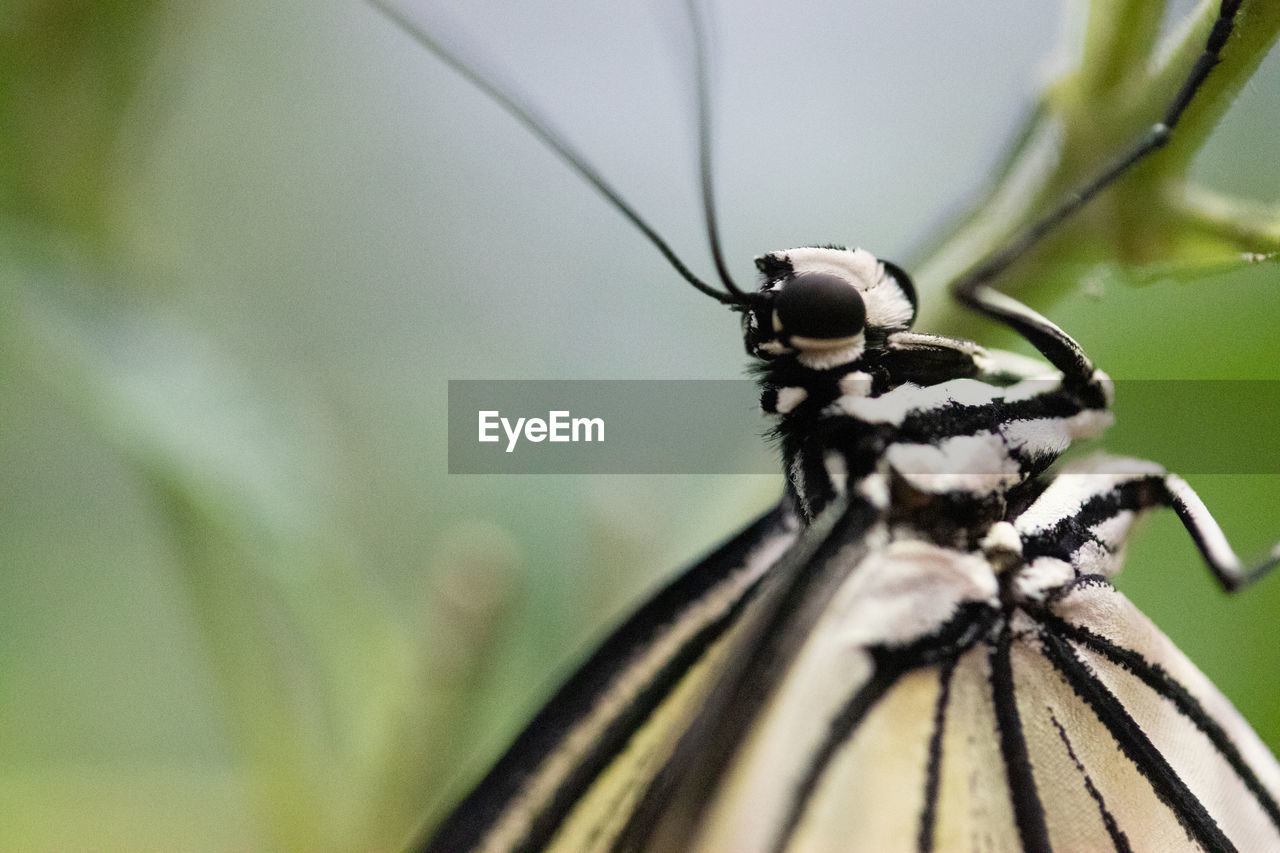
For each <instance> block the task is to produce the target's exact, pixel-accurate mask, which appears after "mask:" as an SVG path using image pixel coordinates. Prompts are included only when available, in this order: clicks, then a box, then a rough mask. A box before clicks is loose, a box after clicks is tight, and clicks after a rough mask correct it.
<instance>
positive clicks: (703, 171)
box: [685, 0, 748, 303]
mask: <svg viewBox="0 0 1280 853" xmlns="http://www.w3.org/2000/svg"><path fill="white" fill-rule="evenodd" d="M685 9H686V10H688V13H689V27H690V29H691V30H692V33H693V56H694V75H695V79H696V82H697V87H698V92H697V97H698V175H699V178H700V180H701V184H702V213H703V217H704V218H705V219H706V223H707V243H708V244H709V246H710V247H711V257H712V259H713V260H714V262H715V265H716V274H717V275H719V276H720V281H721V282H723V283H724V287H725V290H727V291H729V293H731V294H732V295H733V296H734V297H735V298H736V299H737V300H739V302H740V303H745V302H746V300H747V299H748V296H747V294H746V293H744V292H743V291H742V289H741V288H739V287H738V285H737V284H736V283H735V282H734V280H733V276H731V275H729V267H728V265H727V264H725V261H724V250H723V249H722V247H721V245H720V225H719V218H718V217H717V216H716V194H715V182H714V178H713V174H712V168H711V154H712V138H713V137H712V127H711V82H710V78H711V73H710V70H709V63H708V59H707V33H706V27H705V25H704V24H703V20H702V15H701V12H700V9H699V4H698V0H686V2H685Z"/></svg>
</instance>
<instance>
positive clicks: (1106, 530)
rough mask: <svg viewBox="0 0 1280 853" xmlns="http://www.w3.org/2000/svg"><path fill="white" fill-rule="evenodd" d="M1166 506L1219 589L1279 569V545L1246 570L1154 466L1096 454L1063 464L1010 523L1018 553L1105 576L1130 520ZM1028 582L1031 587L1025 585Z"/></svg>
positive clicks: (1179, 482)
mask: <svg viewBox="0 0 1280 853" xmlns="http://www.w3.org/2000/svg"><path fill="white" fill-rule="evenodd" d="M1160 507H1168V508H1170V509H1172V510H1173V511H1174V512H1176V513H1177V514H1178V518H1179V519H1181V521H1182V524H1183V526H1184V527H1186V528H1187V532H1188V533H1190V534H1191V539H1192V541H1194V542H1195V544H1196V547H1197V548H1198V549H1199V551H1200V554H1201V556H1203V557H1204V561H1205V563H1207V564H1208V566H1209V570H1210V571H1212V572H1213V576H1214V577H1215V578H1216V579H1217V581H1218V583H1219V584H1221V585H1222V588H1223V589H1225V590H1227V591H1228V592H1235V591H1237V590H1239V589H1243V588H1244V587H1246V586H1248V585H1250V584H1252V583H1253V582H1255V581H1257V580H1259V579H1260V578H1262V577H1263V576H1264V575H1266V574H1267V573H1268V572H1270V571H1271V570H1272V569H1273V568H1275V566H1276V565H1277V564H1280V545H1277V546H1276V547H1275V548H1273V549H1272V551H1271V553H1270V554H1269V555H1268V556H1267V557H1266V558H1265V559H1264V560H1262V561H1261V562H1259V563H1258V564H1257V565H1254V566H1246V565H1245V564H1244V563H1243V562H1242V561H1241V560H1240V558H1239V557H1238V556H1237V555H1236V552H1235V550H1234V549H1233V548H1232V547H1231V544H1230V543H1229V542H1228V541H1227V537H1226V535H1225V534H1224V533H1223V532H1222V528H1221V527H1219V526H1218V522H1217V521H1216V520H1215V519H1214V517H1213V515H1212V514H1210V512H1209V510H1208V508H1207V507H1205V505H1204V501H1202V500H1200V496H1199V495H1197V494H1196V493H1195V491H1193V490H1192V488H1191V486H1189V485H1188V484H1187V482H1186V481H1185V480H1183V479H1182V478H1181V477H1179V476H1178V475H1176V474H1170V473H1168V472H1167V471H1165V470H1164V469H1163V468H1161V467H1160V466H1159V465H1156V464H1155V463H1154V462H1145V461H1142V460H1137V459H1125V458H1121V457H1114V456H1099V457H1094V458H1093V459H1090V460H1085V461H1082V462H1081V463H1077V464H1076V465H1074V466H1068V467H1067V468H1066V469H1065V470H1064V471H1063V472H1062V473H1061V474H1059V475H1058V477H1057V478H1056V479H1055V480H1054V482H1053V483H1052V484H1050V486H1049V487H1048V488H1047V489H1046V490H1045V491H1044V493H1043V494H1042V495H1041V496H1040V497H1039V498H1038V499H1037V500H1036V501H1035V502H1034V503H1033V504H1032V505H1031V506H1030V507H1028V508H1027V509H1026V510H1024V511H1023V512H1022V513H1021V514H1020V515H1018V517H1017V518H1015V519H1014V520H1013V525H1014V528H1015V530H1016V531H1017V534H1018V538H1019V539H1020V540H1021V542H1022V551H1023V554H1024V555H1026V556H1028V557H1030V556H1031V555H1044V556H1049V557H1054V558H1057V559H1060V560H1064V561H1066V562H1068V563H1070V564H1071V565H1072V566H1073V567H1074V569H1075V572H1076V574H1100V575H1104V576H1109V575H1111V574H1113V573H1114V572H1115V571H1118V569H1119V554H1120V550H1121V548H1122V547H1123V546H1124V542H1125V539H1126V537H1127V535H1128V532H1129V527H1130V525H1131V523H1132V521H1133V519H1134V518H1135V517H1137V516H1138V515H1140V514H1142V513H1143V512H1146V511H1148V510H1152V509H1157V508H1160ZM1033 582H1034V581H1033Z"/></svg>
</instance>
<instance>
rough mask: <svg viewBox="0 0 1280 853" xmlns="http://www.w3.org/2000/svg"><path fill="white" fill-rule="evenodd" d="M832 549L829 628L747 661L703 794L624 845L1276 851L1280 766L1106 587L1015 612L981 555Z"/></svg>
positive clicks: (718, 711)
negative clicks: (724, 742) (837, 565)
mask: <svg viewBox="0 0 1280 853" xmlns="http://www.w3.org/2000/svg"><path fill="white" fill-rule="evenodd" d="M876 535H877V532H876V531H875V530H874V529H873V530H872V531H871V532H870V534H869V537H863V539H864V541H865V540H866V539H868V538H870V539H871V540H872V541H874V539H875V536H876ZM835 544H836V543H829V545H830V546H832V547H828V548H827V549H826V553H827V554H828V559H829V560H834V561H836V562H839V561H840V560H845V561H847V562H848V565H846V566H845V568H844V569H843V570H842V574H841V577H842V581H841V583H840V586H839V589H838V590H837V591H836V592H835V594H834V595H831V596H830V597H829V600H828V602H827V604H826V606H825V607H824V608H823V609H822V612H821V614H820V615H819V616H818V617H817V618H815V619H813V620H811V621H810V622H809V623H807V624H806V623H803V622H801V621H799V620H793V621H792V622H791V623H788V624H783V625H776V624H775V625H772V626H771V628H770V631H769V632H768V637H769V638H771V639H770V641H769V642H767V643H765V644H764V645H752V644H750V643H747V642H743V643H742V644H741V645H740V647H739V648H741V649H749V650H750V653H751V655H752V656H753V659H754V660H755V661H756V662H757V664H758V666H757V667H755V668H753V669H752V672H757V673H759V672H763V675H760V676H759V678H752V677H750V676H748V677H746V678H744V679H741V680H740V681H739V682H738V683H737V685H736V688H735V689H734V691H732V695H733V696H734V697H735V699H734V701H731V702H717V701H716V695H717V694H716V693H715V692H713V693H712V694H711V696H710V697H709V698H708V700H707V708H706V709H704V712H703V713H704V715H705V718H706V719H709V720H710V721H712V722H713V723H714V725H713V726H712V729H713V730H709V731H699V725H698V723H697V722H695V723H693V724H691V726H690V729H689V730H688V732H687V733H686V737H685V738H684V740H682V742H681V744H680V746H679V748H678V749H677V750H676V751H674V753H673V756H672V758H671V759H670V760H669V761H668V763H667V767H666V768H664V769H665V770H669V771H671V772H672V773H674V774H675V775H676V776H677V777H678V778H682V779H686V780H691V781H689V783H688V784H680V782H679V781H677V782H674V783H670V782H668V783H666V784H665V787H666V788H667V789H668V790H669V791H670V792H671V793H669V794H668V795H666V796H664V797H662V798H660V800H659V807H657V808H653V809H649V810H647V811H646V809H645V808H644V806H645V805H646V801H648V800H649V799H651V797H650V796H649V795H646V797H645V798H643V799H642V800H641V801H640V804H639V806H638V807H637V809H636V810H635V811H634V812H633V813H632V816H631V821H632V823H633V824H634V826H633V827H632V828H630V829H629V830H627V831H624V832H623V833H621V834H620V839H621V843H620V844H619V845H618V846H617V847H615V848H606V849H623V850H629V849H643V850H650V851H657V850H673V849H683V850H692V849H696V850H708V851H733V853H750V851H773V853H781V851H788V853H790V852H791V851H813V853H822V851H830V850H901V849H917V850H940V851H941V850H964V851H970V850H990V851H1003V850H1059V851H1096V850H1120V851H1127V850H1140V849H1155V850H1213V851H1219V850H1272V849H1280V808H1277V805H1276V799H1277V796H1276V795H1277V791H1280V766H1278V765H1277V763H1276V761H1275V759H1274V758H1273V757H1272V755H1271V754H1270V753H1269V752H1268V750H1267V749H1266V747H1265V746H1263V745H1262V743H1261V742H1260V741H1259V740H1258V738H1257V736H1256V735H1255V734H1254V733H1253V732H1252V731H1251V729H1250V728H1249V726H1248V725H1247V724H1246V723H1245V722H1244V721H1243V719H1242V718H1241V717H1240V716H1239V714H1238V713H1237V712H1236V711H1235V710H1234V709H1233V708H1232V707H1231V705H1230V704H1229V703H1228V702H1227V700H1226V699H1225V698H1223V697H1222V695H1221V694H1220V693H1218V691H1217V690H1216V689H1215V688H1214V687H1213V686H1212V685H1211V684H1210V683H1209V681H1208V680H1207V679H1206V678H1205V677H1204V676H1203V675H1202V674H1201V673H1199V671H1198V670H1196V669H1195V667H1194V666H1193V665H1192V664H1191V663H1190V662H1189V661H1188V660H1187V659H1186V657H1185V656H1184V655H1182V654H1181V652H1179V651H1178V649H1177V648H1176V647H1175V646H1174V645H1173V643H1172V642H1171V641H1170V640H1169V639H1168V638H1167V637H1165V636H1164V635H1163V634H1162V633H1160V631H1159V630H1158V629H1156V628H1155V626H1154V625H1152V624H1151V622H1150V620H1148V619H1147V618H1146V617H1145V616H1143V614H1142V613H1141V612H1140V611H1138V610H1137V608H1135V607H1134V606H1133V605H1132V604H1131V603H1130V602H1129V601H1128V600H1127V599H1126V598H1125V597H1124V596H1123V595H1121V594H1120V593H1119V592H1117V591H1116V590H1115V589H1114V588H1112V587H1111V586H1110V585H1109V584H1108V583H1107V582H1106V581H1105V580H1103V579H1101V578H1086V579H1084V580H1082V581H1078V582H1076V583H1075V584H1072V585H1071V586H1070V587H1069V588H1067V589H1065V590H1063V591H1062V592H1061V594H1060V595H1059V596H1056V597H1055V598H1054V599H1053V600H1052V603H1051V604H1049V605H1046V606H1044V607H1035V606H1032V605H1031V603H1027V605H1026V606H1025V607H1010V606H1009V605H1007V604H1006V603H1004V602H1002V600H1001V595H1000V592H999V590H998V589H997V586H996V585H997V580H996V579H997V574H996V573H995V572H994V571H993V570H992V568H991V566H990V565H989V564H987V563H986V562H985V560H984V559H983V558H981V557H980V556H978V555H974V554H961V553H960V552H957V551H953V550H949V549H944V548H937V547H934V546H929V545H925V544H923V543H919V542H897V543H892V544H890V545H888V546H886V547H882V548H876V549H870V550H867V549H862V550H859V549H857V548H853V549H849V548H845V549H843V551H842V549H841V548H839V547H834V546H835ZM821 562H822V559H821V555H818V556H817V557H815V563H821ZM780 612H781V611H780ZM788 634H794V635H795V636H799V637H803V641H802V642H801V643H800V644H799V647H798V648H797V649H796V650H795V652H794V654H792V655H790V656H788V657H787V661H786V665H785V666H781V667H780V666H778V665H777V652H776V650H774V648H773V644H774V643H782V644H784V645H785V639H784V638H785V637H786V636H787V635H788ZM722 672H724V673H731V672H732V668H731V667H729V666H728V665H726V667H725V668H724V670H723V671H722ZM729 677H730V676H729V675H726V676H725V678H729ZM723 683H724V682H723V681H722V684H723ZM725 732H731V733H734V734H732V736H731V737H730V738H729V740H730V741H731V743H730V745H729V747H727V748H723V747H721V746H718V743H719V742H720V741H721V739H723V738H725ZM691 735H692V739H691V737H690V736H691ZM686 754H687V759H685V758H684V756H685V755H686ZM700 771H701V772H700ZM659 782H660V783H661V782H662V779H661V776H660V777H659ZM663 787H664V785H663V784H659V785H656V786H654V787H653V788H652V789H651V791H652V790H661V789H662V788H663Z"/></svg>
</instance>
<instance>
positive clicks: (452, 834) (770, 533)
mask: <svg viewBox="0 0 1280 853" xmlns="http://www.w3.org/2000/svg"><path fill="white" fill-rule="evenodd" d="M798 535H799V525H798V522H797V521H796V519H795V518H794V515H793V513H792V511H791V508H790V501H789V500H788V501H784V502H782V503H780V504H779V505H778V506H777V507H775V508H774V509H772V510H770V511H769V512H767V513H765V514H764V515H763V516H761V517H760V518H759V519H757V520H756V521H755V522H753V523H752V524H750V525H748V526H747V527H746V528H744V529H743V530H742V531H741V532H740V533H738V534H737V535H736V536H735V537H733V538H732V539H731V540H729V541H728V542H727V543H725V544H724V545H723V546H721V547H720V548H719V549H717V550H716V551H715V552H714V553H712V554H711V555H710V556H708V557H707V558H706V559H704V560H703V561H701V562H699V563H697V564H695V565H694V566H692V567H691V568H689V569H688V570H686V571H685V572H684V573H683V574H682V575H680V576H679V577H678V578H677V579H676V580H674V581H673V582H671V583H670V584H668V585H667V586H666V587H665V588H663V589H662V590H660V591H659V592H658V593H657V594H656V595H655V596H654V597H653V598H652V599H651V600H650V601H649V602H648V603H647V604H646V605H645V606H643V607H642V608H640V610H638V611H637V612H636V613H635V614H634V615H632V616H631V617H630V618H629V619H628V620H627V621H626V622H625V623H624V624H623V625H621V626H620V627H619V628H618V629H616V630H615V631H614V633H613V634H612V635H611V636H610V637H609V638H608V639H607V640H606V641H605V642H604V643H603V644H602V645H601V646H600V647H599V648H598V649H597V650H596V652H595V653H594V654H593V655H592V656H591V658H590V659H589V660H588V661H587V662H586V663H585V664H584V665H583V666H582V667H581V668H580V669H579V670H578V671H577V672H576V673H575V674H574V675H573V676H572V677H571V678H570V679H569V680H568V681H567V682H566V683H565V684H564V686H562V687H561V688H560V690H559V691H558V692H557V694H556V695H555V697H553V698H552V700H551V701H550V702H549V703H548V704H547V705H546V707H545V708H543V710H542V711H541V712H539V714H538V715H537V716H536V717H535V718H534V719H533V721H532V722H530V723H529V725H528V726H527V727H526V728H525V730H524V731H523V732H522V733H521V734H520V736H519V737H518V738H517V739H516V741H515V743H514V744H513V745H512V746H511V748H510V749H508V750H507V752H506V754H505V755H504V756H503V757H502V758H501V759H500V760H499V761H498V762H497V764H496V765H495V766H494V767H493V769H492V770H490V772H489V773H488V774H487V775H486V776H485V777H484V778H483V779H482V780H481V782H480V783H479V785H477V787H476V788H475V789H474V790H473V791H472V792H471V793H470V794H469V795H468V796H467V797H466V798H465V799H464V800H463V801H462V803H461V804H459V806H458V807H457V808H456V809H455V810H454V811H453V813H452V814H451V815H450V816H449V817H448V818H447V819H446V820H445V821H444V823H442V824H441V825H440V826H439V827H437V828H436V829H435V830H434V833H433V835H432V836H431V838H430V839H429V840H427V841H426V842H424V843H423V844H422V845H421V847H420V848H419V849H421V850H423V851H427V853H460V852H461V851H469V850H492V851H511V850H542V849H546V848H548V846H549V845H552V843H553V842H552V839H553V838H559V839H560V841H559V842H557V844H558V846H560V847H562V848H563V849H573V850H584V849H589V848H590V846H591V845H589V844H585V842H581V837H582V833H583V832H586V833H587V835H589V836H591V837H596V838H599V837H606V836H607V833H604V834H603V835H602V833H603V832H604V830H603V828H597V827H595V826H594V824H592V823H591V820H590V819H588V818H589V816H590V815H591V814H594V813H595V812H596V811H598V812H599V814H600V815H602V816H603V817H602V819H603V820H604V822H605V823H607V822H608V820H607V819H608V818H610V817H611V816H615V815H617V814H619V813H620V811H622V810H625V808H626V806H627V803H628V802H629V800H630V798H632V797H633V796H634V794H635V792H636V791H642V790H643V789H644V787H645V784H646V781H647V776H646V773H647V771H646V768H647V767H649V766H650V765H651V764H653V763H654V762H657V761H660V759H661V758H662V757H664V754H663V744H664V742H665V741H664V737H665V738H666V739H667V740H670V739H672V738H674V737H675V736H676V734H678V732H679V731H680V730H681V729H682V721H683V720H684V719H685V718H686V717H688V716H689V715H691V714H692V713H694V711H695V710H696V708H697V707H698V706H699V699H700V698H701V697H702V696H703V695H704V694H705V691H706V684H707V679H708V677H709V675H710V674H711V673H712V672H713V671H714V670H715V668H716V661H717V660H718V659H719V657H720V656H722V654H723V653H722V652H721V651H719V650H720V649H722V648H723V647H724V646H725V643H726V635H730V634H732V632H733V626H734V624H735V623H736V622H737V620H738V619H739V617H740V616H741V614H742V611H743V609H744V608H745V607H746V605H747V602H748V601H749V599H750V598H751V597H752V593H753V591H754V589H755V588H756V586H757V584H758V583H759V580H760V578H761V577H762V576H763V575H764V574H765V573H766V571H767V570H768V569H769V567H770V566H772V565H773V564H774V563H775V562H776V561H777V560H778V558H779V556H780V555H781V554H783V553H785V552H786V550H787V549H788V547H789V546H791V545H792V544H793V542H794V541H795V540H796V538H797V536H798ZM584 815H587V816H588V818H584ZM584 826H585V829H584Z"/></svg>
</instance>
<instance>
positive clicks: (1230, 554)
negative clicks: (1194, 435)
mask: <svg viewBox="0 0 1280 853" xmlns="http://www.w3.org/2000/svg"><path fill="white" fill-rule="evenodd" d="M1163 485H1164V495H1163V497H1164V503H1165V505H1166V506H1169V507H1171V508H1172V509H1173V511H1174V512H1176V513H1177V514H1178V518H1180V519H1181V520H1182V524H1183V526H1184V527H1186V528H1187V532H1188V533H1190V534H1191V538H1192V540H1193V541H1194V542H1195V543H1196V547H1197V548H1199V549H1200V554H1201V555H1202V556H1203V557H1204V561H1205V562H1206V563H1208V564H1209V570H1210V571H1212V572H1213V576H1214V577H1215V578H1217V579H1218V583H1219V584H1221V585H1222V588H1223V589H1225V590H1226V591H1227V592H1236V591H1237V590H1241V589H1244V588H1245V587H1247V586H1249V585H1250V584H1252V583H1254V582H1255V581H1258V580H1260V579H1262V578H1263V577H1265V576H1266V575H1267V574H1268V573H1269V572H1270V571H1271V570H1272V569H1274V568H1275V567H1276V565H1277V564H1280V544H1277V545H1276V546H1275V547H1274V548H1272V549H1271V553H1270V554H1269V555H1267V557H1266V558H1265V559H1263V560H1262V561H1260V562H1259V563H1257V564H1256V565H1253V566H1246V565H1245V564H1244V563H1242V562H1241V560H1240V558H1239V557H1238V556H1236V552H1235V550H1234V549H1232V547H1231V543H1229V542H1228V541H1227V537H1226V535H1225V534H1224V533H1223V532H1222V528H1221V527H1219V526H1218V522H1217V521H1216V520H1215V519H1214V517H1213V516H1212V515H1211V514H1210V513H1209V510H1208V508H1207V507H1206V506H1205V505H1204V501H1202V500H1200V496H1199V495H1197V494H1196V493H1195V491H1194V490H1193V489H1192V488H1191V486H1189V485H1187V481H1186V480H1184V479H1182V478H1181V477H1179V476H1178V475H1176V474H1167V475H1166V476H1165V478H1164V484H1163Z"/></svg>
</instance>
